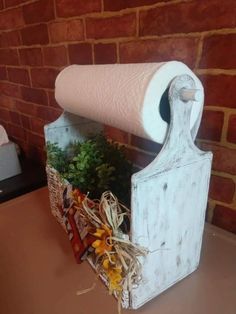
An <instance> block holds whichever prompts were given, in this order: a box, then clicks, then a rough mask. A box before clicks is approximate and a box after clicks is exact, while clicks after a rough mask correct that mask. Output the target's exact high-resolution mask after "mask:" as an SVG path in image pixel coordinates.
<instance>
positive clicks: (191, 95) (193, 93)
mask: <svg viewBox="0 0 236 314" xmlns="http://www.w3.org/2000/svg"><path fill="white" fill-rule="evenodd" d="M180 99H181V100H182V101H184V102H187V101H190V100H193V101H200V100H201V99H202V92H201V91H200V90H199V89H187V88H182V89H181V90H180Z"/></svg>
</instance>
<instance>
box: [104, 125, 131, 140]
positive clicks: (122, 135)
mask: <svg viewBox="0 0 236 314" xmlns="http://www.w3.org/2000/svg"><path fill="white" fill-rule="evenodd" d="M104 134H105V135H106V136H107V137H108V138H110V139H112V140H113V141H115V142H119V143H124V144H128V141H129V135H128V133H126V132H124V131H122V130H119V129H116V128H113V127H112V126H108V125H106V126H104Z"/></svg>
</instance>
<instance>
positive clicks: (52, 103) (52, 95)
mask: <svg viewBox="0 0 236 314" xmlns="http://www.w3.org/2000/svg"><path fill="white" fill-rule="evenodd" d="M48 104H49V106H51V107H54V108H57V109H58V108H60V106H59V105H58V103H57V102H56V99H55V93H54V91H53V92H52V91H48Z"/></svg>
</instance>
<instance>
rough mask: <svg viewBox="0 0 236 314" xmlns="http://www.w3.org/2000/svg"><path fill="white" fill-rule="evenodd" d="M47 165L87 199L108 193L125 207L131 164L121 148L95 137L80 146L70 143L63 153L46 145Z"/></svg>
mask: <svg viewBox="0 0 236 314" xmlns="http://www.w3.org/2000/svg"><path fill="white" fill-rule="evenodd" d="M47 155H48V164H50V165H51V166H52V167H54V168H55V169H56V170H57V171H58V172H59V173H60V174H61V175H62V177H63V178H65V179H67V180H68V181H69V182H70V183H71V184H72V185H73V186H74V187H77V188H79V189H80V190H81V192H83V193H87V192H89V196H90V197H91V198H99V197H100V196H101V194H102V193H103V192H104V191H106V190H111V191H112V192H113V193H114V194H115V195H116V196H117V197H118V198H119V199H120V200H121V201H123V202H124V203H126V204H128V202H129V197H130V177H131V174H132V165H131V163H130V162H129V161H128V160H127V159H126V156H125V154H124V151H123V148H122V147H121V146H119V145H118V144H116V143H114V142H110V141H108V140H107V139H106V138H105V137H104V136H103V135H101V134H99V135H97V136H95V137H93V138H91V139H88V140H86V141H85V142H83V143H79V142H76V143H73V144H70V145H69V146H68V147H67V148H66V149H65V150H62V149H60V148H59V147H58V145H57V144H51V143H48V144H47Z"/></svg>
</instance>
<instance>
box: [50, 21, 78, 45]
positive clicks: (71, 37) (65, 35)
mask: <svg viewBox="0 0 236 314" xmlns="http://www.w3.org/2000/svg"><path fill="white" fill-rule="evenodd" d="M49 33H50V37H51V41H52V42H53V43H60V42H63V41H79V40H83V39H84V27H83V22H82V20H72V21H63V22H56V23H52V24H50V25H49Z"/></svg>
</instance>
